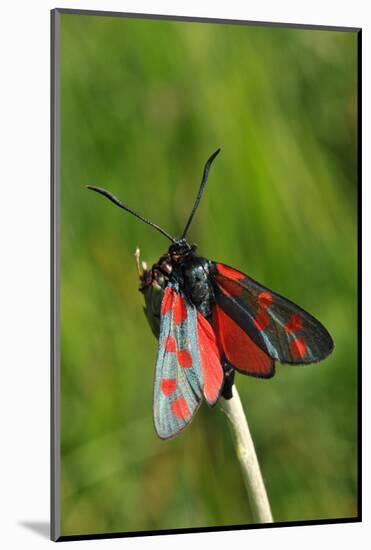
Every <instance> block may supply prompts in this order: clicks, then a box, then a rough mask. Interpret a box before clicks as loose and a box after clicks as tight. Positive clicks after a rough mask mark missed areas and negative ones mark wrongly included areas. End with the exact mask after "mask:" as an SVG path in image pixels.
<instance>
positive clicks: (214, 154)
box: [182, 149, 220, 239]
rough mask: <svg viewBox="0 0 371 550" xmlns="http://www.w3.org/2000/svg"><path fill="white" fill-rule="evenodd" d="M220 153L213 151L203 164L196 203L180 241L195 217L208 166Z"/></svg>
mask: <svg viewBox="0 0 371 550" xmlns="http://www.w3.org/2000/svg"><path fill="white" fill-rule="evenodd" d="M219 153H220V149H217V150H216V151H215V153H213V154H212V155H211V157H210V158H209V159H208V161H207V162H206V164H205V168H204V173H203V176H202V181H201V185H200V189H199V190H198V195H197V198H196V202H195V204H194V206H193V209H192V212H191V215H190V216H189V218H188V221H187V225H186V226H185V228H184V231H183V235H182V239H184V237H185V236H186V233H187V231H188V229H189V226H190V225H191V223H192V220H193V216H194V215H195V213H196V210H197V207H198V205H199V203H200V200H201V197H202V193H203V192H204V189H205V185H206V182H207V176H208V175H209V170H210V166H211V163H212V162H213V160H214V158H215V157H216V156H217V155H218V154H219Z"/></svg>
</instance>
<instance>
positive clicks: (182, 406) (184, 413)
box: [171, 397, 191, 420]
mask: <svg viewBox="0 0 371 550" xmlns="http://www.w3.org/2000/svg"><path fill="white" fill-rule="evenodd" d="M171 411H172V413H173V415H174V416H176V417H177V418H181V419H182V420H187V419H188V418H189V417H190V416H191V413H190V411H189V407H188V405H187V401H186V400H185V399H184V397H178V398H177V399H174V401H173V402H172V403H171Z"/></svg>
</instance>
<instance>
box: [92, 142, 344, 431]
mask: <svg viewBox="0 0 371 550" xmlns="http://www.w3.org/2000/svg"><path fill="white" fill-rule="evenodd" d="M219 152H220V149H218V150H217V151H215V153H213V154H212V155H211V157H210V158H209V159H208V161H207V162H206V164H205V167H204V171H203V177H202V181H201V185H200V189H199V191H198V194H197V198H196V201H195V204H194V206H193V209H192V211H191V214H190V216H189V218H188V221H187V223H186V226H185V228H184V231H183V234H182V235H181V237H180V238H178V239H175V238H174V237H172V236H171V235H169V234H168V233H167V232H166V231H164V230H163V229H162V228H161V227H159V226H158V225H156V224H154V223H152V222H150V221H149V220H147V219H146V218H144V217H143V216H141V215H140V214H138V213H137V212H135V211H134V210H132V209H131V208H129V207H128V206H126V205H125V204H124V203H122V202H121V201H120V200H119V199H117V198H116V197H115V196H114V195H112V194H111V193H110V192H108V191H106V190H105V189H101V188H99V187H95V186H88V188H89V189H91V190H93V191H96V192H97V193H100V194H101V195H103V196H105V197H106V198H108V199H109V200H110V201H112V202H113V203H114V204H116V205H117V206H119V207H120V208H123V209H124V210H126V211H128V212H130V213H131V214H133V215H134V216H136V217H137V218H139V219H140V220H142V221H144V222H145V223H147V224H148V225H151V226H152V227H154V228H155V229H157V230H158V231H159V232H160V233H162V235H164V236H165V237H167V238H168V239H169V240H170V241H171V245H170V247H169V249H168V251H167V252H166V253H165V254H164V255H163V256H161V257H160V258H159V260H158V261H157V262H156V263H155V264H154V265H153V266H152V268H151V269H150V270H148V269H144V270H143V272H142V273H141V287H140V290H141V291H142V292H143V294H144V297H145V301H146V308H145V312H146V314H147V317H148V320H149V322H150V325H151V328H152V331H153V332H154V334H155V335H156V337H157V338H158V339H159V344H158V354H157V363H156V372H155V382H154V401H153V414H154V423H155V429H156V432H157V434H158V436H159V437H160V438H162V439H168V438H170V437H173V436H175V435H176V434H178V433H179V432H180V431H181V430H182V429H183V428H185V427H186V426H187V425H188V424H189V423H190V422H191V420H192V418H193V416H194V414H195V412H196V411H197V409H198V407H199V406H200V403H201V400H202V397H204V398H205V400H206V402H207V403H208V405H214V404H215V403H216V402H217V401H218V399H219V397H220V396H222V397H224V398H225V399H230V398H231V397H232V386H233V383H234V374H235V371H238V372H240V373H242V374H247V375H250V376H258V377H262V378H271V377H272V376H273V375H274V373H275V366H274V365H275V361H279V362H280V363H288V364H290V365H301V364H307V363H315V362H317V361H321V360H322V359H324V358H325V357H326V356H327V355H329V354H330V353H331V351H332V350H333V347H334V344H333V341H332V338H331V336H330V334H329V333H328V332H327V330H326V329H325V327H324V326H323V325H322V324H321V323H320V322H319V321H317V319H315V318H314V317H313V316H312V315H310V314H309V313H307V312H306V311H304V310H303V309H301V308H300V307H299V306H297V305H296V304H294V303H293V302H291V301H290V300H288V299H287V298H284V297H283V296H280V295H279V294H277V293H275V292H273V291H271V290H269V289H268V288H266V287H264V286H262V285H261V284H260V283H258V282H257V281H255V280H254V279H252V278H251V277H249V276H248V275H245V274H244V273H242V272H241V271H238V270H237V269H234V268H233V267H229V266H227V265H225V264H222V263H220V262H214V261H212V260H208V259H207V258H203V257H202V256H198V255H197V253H196V245H194V244H189V243H188V241H187V240H186V235H187V232H188V230H189V227H190V225H191V222H192V220H193V217H194V215H195V213H196V210H197V207H198V205H199V203H200V200H201V197H202V194H203V191H204V189H205V185H206V181H207V178H208V174H209V170H210V166H211V164H212V162H213V160H214V159H215V157H216V156H217V155H218V153H219Z"/></svg>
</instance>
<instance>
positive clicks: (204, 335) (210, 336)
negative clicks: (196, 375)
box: [197, 311, 224, 405]
mask: <svg viewBox="0 0 371 550" xmlns="http://www.w3.org/2000/svg"><path fill="white" fill-rule="evenodd" d="M197 337H198V346H199V350H200V360H201V370H202V375H203V381H204V387H203V394H204V396H205V399H206V401H207V402H208V403H209V404H210V405H213V404H214V403H215V402H216V401H217V399H218V397H219V394H220V390H221V387H222V384H223V378H224V375H223V369H222V366H221V363H220V352H219V349H218V345H217V341H216V336H215V333H214V331H213V329H212V328H211V326H210V324H209V323H208V321H207V320H206V319H205V317H204V316H203V315H201V313H200V312H199V311H198V312H197Z"/></svg>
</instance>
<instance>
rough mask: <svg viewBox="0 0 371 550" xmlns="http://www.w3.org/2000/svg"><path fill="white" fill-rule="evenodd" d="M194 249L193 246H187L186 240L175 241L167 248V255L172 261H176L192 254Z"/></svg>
mask: <svg viewBox="0 0 371 550" xmlns="http://www.w3.org/2000/svg"><path fill="white" fill-rule="evenodd" d="M196 248H197V246H196V245H195V244H189V243H188V242H187V241H186V239H177V240H176V241H175V242H174V243H173V244H171V245H170V246H169V250H168V253H169V255H170V257H171V258H172V259H173V260H178V259H179V258H184V256H188V255H189V254H192V253H193V252H195V251H196Z"/></svg>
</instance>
